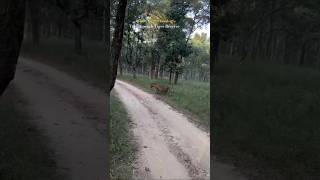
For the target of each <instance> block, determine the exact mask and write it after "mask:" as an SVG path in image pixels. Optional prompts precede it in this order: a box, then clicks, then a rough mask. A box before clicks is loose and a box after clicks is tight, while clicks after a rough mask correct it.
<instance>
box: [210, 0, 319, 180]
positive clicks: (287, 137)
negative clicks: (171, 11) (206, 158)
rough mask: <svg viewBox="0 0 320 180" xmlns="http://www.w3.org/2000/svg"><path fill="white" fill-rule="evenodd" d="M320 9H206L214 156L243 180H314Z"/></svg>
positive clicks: (307, 2)
mask: <svg viewBox="0 0 320 180" xmlns="http://www.w3.org/2000/svg"><path fill="white" fill-rule="evenodd" d="M319 7H320V2H319V1H311V0H304V1H302V0H292V1H287V0H269V1H263V0H247V1H241V0H217V1H213V3H212V10H213V11H212V13H213V16H212V20H213V24H212V26H213V28H212V34H211V36H212V39H213V51H212V53H213V54H212V56H213V59H212V62H211V63H212V65H213V66H215V67H214V69H213V68H212V69H211V72H212V73H213V76H211V78H212V79H211V80H212V81H211V82H212V83H211V87H212V88H213V96H211V97H212V100H211V102H212V107H213V111H211V113H212V116H211V118H213V123H212V124H213V139H214V144H213V147H214V148H213V151H214V153H215V155H216V156H217V158H218V159H219V160H221V161H227V162H229V163H232V164H234V165H236V166H237V167H238V168H239V169H241V171H242V172H244V173H245V174H248V176H249V179H266V180H269V179H273V180H278V179H279V180H284V179H288V180H289V179H290V180H295V179H296V180H300V179H319V177H320V174H319V172H320V171H319V169H320V157H319V154H318V152H319V150H320V146H319V137H320V134H319V127H320V124H319V117H320V114H319V112H320V109H319V102H320V98H319V97H320V94H319V92H320V86H319V80H320V71H319V67H320V66H319V65H320V53H319V48H320V39H319V38H320V34H319V32H320V21H319V20H320V14H319Z"/></svg>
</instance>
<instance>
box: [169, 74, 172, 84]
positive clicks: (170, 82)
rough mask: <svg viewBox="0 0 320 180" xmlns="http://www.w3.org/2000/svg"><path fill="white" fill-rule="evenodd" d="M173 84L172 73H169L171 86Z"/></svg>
mask: <svg viewBox="0 0 320 180" xmlns="http://www.w3.org/2000/svg"><path fill="white" fill-rule="evenodd" d="M171 83H172V71H170V72H169V84H171Z"/></svg>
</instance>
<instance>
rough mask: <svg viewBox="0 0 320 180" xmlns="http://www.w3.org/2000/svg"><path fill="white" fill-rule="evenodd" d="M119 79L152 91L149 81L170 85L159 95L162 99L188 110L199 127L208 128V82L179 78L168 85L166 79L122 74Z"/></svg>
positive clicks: (180, 108)
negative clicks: (176, 83) (167, 91)
mask: <svg viewBox="0 0 320 180" xmlns="http://www.w3.org/2000/svg"><path fill="white" fill-rule="evenodd" d="M119 79H121V80H124V81H127V82H130V83H132V84H135V85H137V86H139V87H141V88H142V89H144V90H145V91H147V92H151V93H154V91H152V90H151V89H150V84H151V83H154V82H156V83H159V84H165V85H168V86H170V92H169V93H168V94H167V95H161V97H162V99H163V100H165V101H166V102H167V103H169V104H170V105H172V106H174V107H176V108H178V109H179V110H182V111H185V112H189V113H191V114H192V116H195V119H197V120H198V121H197V123H199V124H200V126H201V127H203V128H205V129H206V130H209V126H210V84H209V83H205V82H197V81H184V80H180V81H179V82H178V85H170V84H169V82H168V80H161V79H149V77H147V76H143V75H139V76H137V78H136V79H135V78H133V77H132V75H128V74H124V75H123V76H119Z"/></svg>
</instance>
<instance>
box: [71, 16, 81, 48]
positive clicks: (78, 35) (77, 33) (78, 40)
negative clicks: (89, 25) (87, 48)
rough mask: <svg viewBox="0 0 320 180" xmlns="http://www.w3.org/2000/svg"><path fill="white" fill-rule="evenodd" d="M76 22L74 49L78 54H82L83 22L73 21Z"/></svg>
mask: <svg viewBox="0 0 320 180" xmlns="http://www.w3.org/2000/svg"><path fill="white" fill-rule="evenodd" d="M73 24H74V27H75V28H74V31H75V33H74V49H75V52H76V53H77V54H81V52H82V41H81V38H82V37H81V36H82V34H81V33H82V32H81V22H79V21H73Z"/></svg>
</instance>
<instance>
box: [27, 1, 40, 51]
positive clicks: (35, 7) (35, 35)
mask: <svg viewBox="0 0 320 180" xmlns="http://www.w3.org/2000/svg"><path fill="white" fill-rule="evenodd" d="M29 2H30V3H29V4H28V5H29V6H28V8H29V11H30V17H31V28H32V42H33V44H34V45H38V44H39V42H40V20H39V19H40V17H39V16H40V7H39V2H37V1H36V0H30V1H29Z"/></svg>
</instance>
